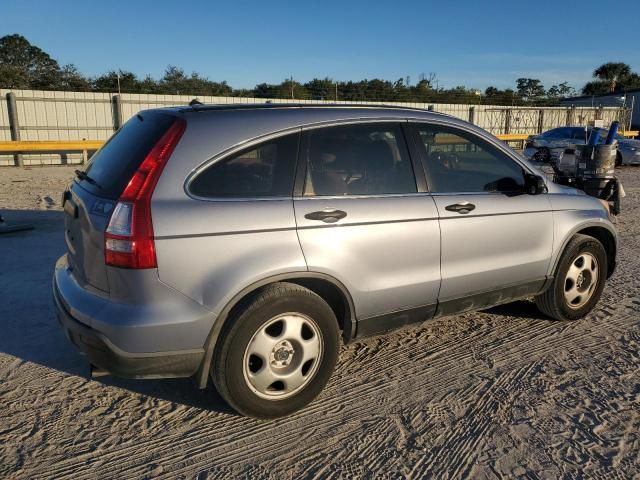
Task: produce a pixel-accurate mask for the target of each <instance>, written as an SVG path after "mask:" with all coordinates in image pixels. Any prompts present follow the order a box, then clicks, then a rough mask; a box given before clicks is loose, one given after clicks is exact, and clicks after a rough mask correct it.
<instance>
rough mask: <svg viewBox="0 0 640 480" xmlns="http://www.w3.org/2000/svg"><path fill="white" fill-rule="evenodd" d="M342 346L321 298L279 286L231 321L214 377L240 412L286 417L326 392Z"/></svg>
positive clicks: (257, 297) (271, 287)
mask: <svg viewBox="0 0 640 480" xmlns="http://www.w3.org/2000/svg"><path fill="white" fill-rule="evenodd" d="M339 342H340V332H339V329H338V322H337V320H336V317H335V315H334V313H333V310H332V309H331V307H329V305H328V304H327V303H326V302H325V301H324V300H323V299H322V298H321V297H320V296H318V295H316V294H315V293H313V292H312V291H311V290H308V289H306V288H304V287H301V286H299V285H296V284H293V283H286V282H280V283H274V284H272V285H268V286H266V287H264V288H263V289H261V290H259V291H258V292H257V294H256V295H254V296H252V298H250V299H249V300H247V301H245V302H243V303H242V305H240V307H239V308H238V309H237V311H235V312H234V314H232V315H231V317H230V318H229V320H228V321H227V322H226V324H225V326H224V327H223V330H222V332H221V335H220V338H219V340H218V343H217V345H216V349H215V354H214V361H213V366H212V371H211V376H212V377H213V382H214V384H215V386H216V389H217V390H218V392H219V393H220V395H222V397H223V398H224V399H225V400H226V401H227V403H228V404H229V405H230V406H231V407H232V408H233V409H235V410H236V411H237V412H239V413H241V414H243V415H246V416H249V417H254V418H261V419H270V418H277V417H283V416H286V415H289V414H291V413H293V412H295V411H297V410H300V409H301V408H303V407H305V406H306V405H308V404H309V403H310V402H311V401H312V400H313V399H314V398H316V396H317V395H318V394H319V393H320V392H321V391H322V389H323V388H324V386H325V385H326V384H327V382H328V381H329V378H330V377H331V374H332V373H333V370H334V368H335V364H336V361H337V358H338V348H339ZM314 345H317V347H315V346H314ZM314 355H315V356H314ZM311 357H313V358H311ZM272 380H274V381H272ZM278 382H279V383H278Z"/></svg>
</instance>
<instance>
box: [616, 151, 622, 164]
mask: <svg viewBox="0 0 640 480" xmlns="http://www.w3.org/2000/svg"><path fill="white" fill-rule="evenodd" d="M621 166H622V154H621V153H620V152H616V167H621Z"/></svg>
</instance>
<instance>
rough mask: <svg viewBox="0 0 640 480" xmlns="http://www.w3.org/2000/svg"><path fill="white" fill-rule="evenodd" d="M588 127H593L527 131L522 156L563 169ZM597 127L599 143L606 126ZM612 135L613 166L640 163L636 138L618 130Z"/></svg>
mask: <svg viewBox="0 0 640 480" xmlns="http://www.w3.org/2000/svg"><path fill="white" fill-rule="evenodd" d="M592 130H593V127H558V128H554V129H551V130H548V131H546V132H544V133H541V134H540V135H531V136H530V137H529V138H528V139H527V143H526V144H525V149H524V152H523V153H524V156H525V157H526V158H528V159H530V160H534V161H538V162H547V163H553V164H555V165H556V166H557V167H558V168H559V169H561V170H565V169H566V168H563V167H570V164H572V162H573V159H574V152H575V149H576V145H585V144H586V143H587V141H588V139H589V136H590V135H591V132H592ZM600 130H601V132H600V143H604V140H605V139H606V138H607V133H608V130H606V129H600ZM615 138H616V140H617V141H618V152H617V154H616V166H620V165H640V140H635V139H630V138H625V137H624V136H622V135H621V134H617V135H616V137H615ZM565 157H566V158H565ZM565 164H566V165H565Z"/></svg>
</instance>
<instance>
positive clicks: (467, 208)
mask: <svg viewBox="0 0 640 480" xmlns="http://www.w3.org/2000/svg"><path fill="white" fill-rule="evenodd" d="M444 208H445V210H449V211H450V212H458V213H462V214H467V213H469V212H471V211H473V210H475V208H476V206H475V205H474V204H473V203H469V202H466V201H465V202H458V203H454V204H453V205H447V206H446V207H444Z"/></svg>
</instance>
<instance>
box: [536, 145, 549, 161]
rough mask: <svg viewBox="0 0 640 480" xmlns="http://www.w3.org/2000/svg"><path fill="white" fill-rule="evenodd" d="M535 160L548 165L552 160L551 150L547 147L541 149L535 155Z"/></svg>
mask: <svg viewBox="0 0 640 480" xmlns="http://www.w3.org/2000/svg"><path fill="white" fill-rule="evenodd" d="M534 158H536V159H537V161H539V162H543V163H548V162H549V161H550V160H551V150H549V149H548V148H547V147H540V148H539V149H538V151H537V152H536V153H535V154H534Z"/></svg>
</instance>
